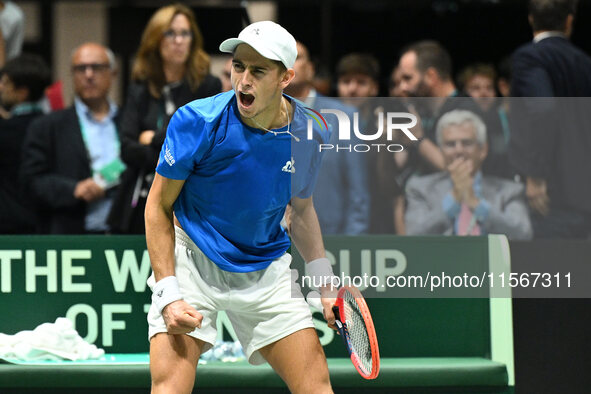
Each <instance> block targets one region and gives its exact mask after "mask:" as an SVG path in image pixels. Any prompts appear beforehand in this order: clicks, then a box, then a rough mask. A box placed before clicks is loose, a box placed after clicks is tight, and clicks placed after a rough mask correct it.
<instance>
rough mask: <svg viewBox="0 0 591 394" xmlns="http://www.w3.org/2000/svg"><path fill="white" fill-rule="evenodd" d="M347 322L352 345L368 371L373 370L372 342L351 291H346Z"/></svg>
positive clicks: (345, 308) (345, 309)
mask: <svg viewBox="0 0 591 394" xmlns="http://www.w3.org/2000/svg"><path fill="white" fill-rule="evenodd" d="M344 299H345V303H344V305H343V306H344V311H345V319H344V320H345V323H346V324H347V330H348V331H349V337H350V339H351V345H352V347H353V349H354V352H355V353H357V356H358V357H359V361H360V362H361V364H362V365H363V367H364V368H365V369H366V370H367V372H368V373H371V372H372V368H373V362H372V353H371V344H370V340H369V335H368V333H367V328H366V325H365V320H364V318H363V313H362V312H361V310H360V309H359V305H358V304H357V300H356V299H355V297H354V296H353V295H352V294H351V293H350V292H346V293H345V297H344Z"/></svg>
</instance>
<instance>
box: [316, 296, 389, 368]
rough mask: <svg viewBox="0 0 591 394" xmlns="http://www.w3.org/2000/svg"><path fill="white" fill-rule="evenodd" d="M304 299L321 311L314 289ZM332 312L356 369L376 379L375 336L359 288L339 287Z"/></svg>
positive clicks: (378, 352)
mask: <svg viewBox="0 0 591 394" xmlns="http://www.w3.org/2000/svg"><path fill="white" fill-rule="evenodd" d="M314 293H315V294H314ZM307 301H308V303H309V304H310V305H311V306H313V307H314V308H316V309H318V310H320V311H322V310H323V306H322V302H321V301H320V294H318V293H317V292H311V293H309V294H308V297H307ZM333 312H334V314H335V317H336V326H337V329H338V331H339V333H340V334H341V338H342V339H343V343H344V344H345V347H346V348H347V350H348V351H349V355H350V356H351V361H352V362H353V365H354V366H355V369H357V372H359V374H360V375H361V376H362V377H363V378H365V379H375V378H377V377H378V374H379V373H380V351H379V348H378V338H377V336H376V330H375V328H374V325H373V320H372V319H371V314H370V313H369V309H368V307H367V304H366V303H365V299H364V298H363V296H362V295H361V293H360V292H359V290H358V289H357V288H356V287H352V286H344V287H341V288H340V289H339V292H338V294H337V300H336V302H335V305H334V307H333Z"/></svg>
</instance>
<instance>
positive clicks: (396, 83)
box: [388, 66, 408, 97]
mask: <svg viewBox="0 0 591 394" xmlns="http://www.w3.org/2000/svg"><path fill="white" fill-rule="evenodd" d="M401 82H402V70H401V69H400V67H398V66H396V67H394V69H393V70H392V73H391V74H390V80H389V81H388V94H389V96H390V97H408V93H407V92H404V91H403V90H402V87H401Z"/></svg>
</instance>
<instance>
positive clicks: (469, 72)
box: [458, 63, 497, 89]
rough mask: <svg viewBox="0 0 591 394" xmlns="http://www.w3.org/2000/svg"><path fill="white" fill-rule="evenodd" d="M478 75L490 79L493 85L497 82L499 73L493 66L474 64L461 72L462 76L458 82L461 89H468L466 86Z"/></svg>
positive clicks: (460, 75) (459, 76)
mask: <svg viewBox="0 0 591 394" xmlns="http://www.w3.org/2000/svg"><path fill="white" fill-rule="evenodd" d="M477 75H483V76H485V77H488V78H490V80H491V81H492V83H493V85H494V83H495V81H496V80H497V73H496V72H495V68H494V66H493V65H492V64H488V63H473V64H470V65H468V66H466V67H464V69H463V70H462V71H460V74H459V75H458V82H459V85H460V86H461V88H462V89H466V84H467V83H468V81H470V80H471V79H472V78H474V77H475V76H477Z"/></svg>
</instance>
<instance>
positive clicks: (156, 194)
mask: <svg viewBox="0 0 591 394" xmlns="http://www.w3.org/2000/svg"><path fill="white" fill-rule="evenodd" d="M220 50H221V51H222V52H230V53H232V54H233V64H232V74H231V80H232V86H233V89H234V90H233V91H229V92H226V93H222V94H219V95H217V96H214V97H210V98H206V99H202V100H196V101H193V102H191V103H189V104H187V105H185V106H184V107H181V108H180V109H179V110H178V111H177V112H176V113H175V115H174V116H173V118H172V120H171V122H170V125H169V127H168V131H167V136H166V140H165V142H164V144H163V147H162V151H161V153H160V160H159V163H158V166H157V168H156V172H157V173H156V177H155V179H154V183H153V185H152V188H151V190H150V194H149V196H148V200H147V205H146V214H145V216H146V240H147V245H148V251H149V253H150V259H151V262H152V269H153V274H152V276H151V277H150V279H149V280H148V284H149V285H150V287H151V289H152V292H153V294H152V305H151V308H150V311H149V313H148V324H149V337H150V371H151V375H152V392H153V393H164V392H166V393H189V392H191V390H192V387H193V385H194V382H195V371H196V367H197V362H198V359H199V356H200V354H201V353H202V352H204V351H207V350H208V349H209V348H211V347H212V344H213V343H214V341H215V339H216V316H217V312H218V311H221V310H225V311H226V313H227V315H228V317H229V318H230V320H231V322H232V325H233V327H234V329H235V331H236V334H237V336H238V339H239V340H240V342H241V344H242V346H243V348H244V351H245V354H246V357H247V358H248V361H249V362H250V363H252V364H260V363H263V362H265V361H267V362H269V364H271V366H272V367H273V369H274V370H275V371H277V373H278V374H279V375H280V376H281V378H282V379H283V380H284V381H285V382H286V384H287V386H288V387H289V389H290V390H291V392H293V393H331V392H332V389H331V385H330V380H329V374H328V368H327V364H326V358H325V356H324V352H323V350H322V347H321V345H320V343H319V340H318V336H317V335H316V331H315V329H314V325H313V322H312V317H311V313H310V309H309V307H308V305H307V304H306V302H305V300H304V298H303V297H302V294H301V291H300V289H299V287H298V286H297V285H296V283H295V281H294V279H292V275H291V270H290V267H289V265H290V262H291V256H290V255H289V254H287V253H286V250H287V249H288V247H289V245H290V241H289V238H288V236H287V234H286V231H285V229H284V228H283V227H282V226H281V225H280V223H281V220H282V218H283V215H284V211H285V207H286V205H287V204H288V203H289V202H291V206H292V216H291V235H292V239H293V240H294V244H295V246H296V247H297V248H298V250H299V251H300V253H301V255H302V256H303V258H304V259H305V260H306V262H307V264H308V267H307V271H308V273H309V274H311V275H312V276H313V277H315V278H317V279H318V280H320V281H321V282H320V281H316V283H320V285H319V287H320V290H321V294H322V297H323V298H322V302H323V306H324V315H325V318H326V319H327V321H328V323H329V325H331V326H334V314H333V313H332V311H331V307H332V305H333V304H334V298H330V294H331V293H330V291H329V290H330V289H329V286H326V284H327V282H328V281H329V280H330V277H331V276H332V275H333V274H332V269H331V266H330V263H329V261H328V260H327V259H326V255H325V250H324V245H323V242H322V238H321V233H320V227H319V225H318V219H317V216H316V211H315V210H314V205H313V203H312V197H311V195H312V189H313V186H314V182H315V179H316V174H317V171H318V168H319V165H320V154H319V149H318V144H319V143H326V142H327V141H328V140H329V135H328V131H327V130H322V129H320V126H317V124H316V122H312V123H313V127H314V129H313V133H312V137H313V138H308V132H307V126H308V119H309V116H308V115H307V112H306V109H305V108H304V107H303V106H302V105H301V103H300V102H298V101H296V100H294V99H291V98H290V97H288V96H285V95H283V89H284V88H285V87H286V86H287V85H289V83H290V82H291V80H292V79H293V77H294V75H295V73H294V70H293V68H292V67H293V64H294V61H295V59H296V56H297V50H296V42H295V40H294V38H293V37H292V35H291V34H290V33H289V32H287V31H286V30H285V29H284V28H283V27H281V26H279V25H278V24H276V23H273V22H269V21H265V22H257V23H253V24H251V25H249V26H248V27H246V28H245V29H244V30H243V31H242V32H241V33H240V35H239V36H238V38H231V39H228V40H226V41H224V42H223V43H222V44H221V45H220ZM314 280H316V279H313V281H314Z"/></svg>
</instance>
